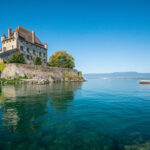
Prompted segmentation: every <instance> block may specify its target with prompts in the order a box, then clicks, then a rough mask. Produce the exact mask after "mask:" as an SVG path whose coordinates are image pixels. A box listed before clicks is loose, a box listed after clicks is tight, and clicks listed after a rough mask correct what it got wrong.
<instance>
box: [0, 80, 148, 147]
mask: <svg viewBox="0 0 150 150" xmlns="http://www.w3.org/2000/svg"><path fill="white" fill-rule="evenodd" d="M140 148H143V149H142V150H149V149H150V85H140V84H139V79H107V80H102V79H89V80H88V81H87V82H83V83H80V82H72V83H53V84H50V85H3V86H1V87H0V150H139V149H140Z"/></svg>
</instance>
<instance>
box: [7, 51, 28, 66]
mask: <svg viewBox="0 0 150 150" xmlns="http://www.w3.org/2000/svg"><path fill="white" fill-rule="evenodd" d="M8 63H21V64H23V63H25V60H24V58H23V56H22V55H21V54H19V53H17V54H14V55H13V56H12V57H11V58H10V59H8Z"/></svg>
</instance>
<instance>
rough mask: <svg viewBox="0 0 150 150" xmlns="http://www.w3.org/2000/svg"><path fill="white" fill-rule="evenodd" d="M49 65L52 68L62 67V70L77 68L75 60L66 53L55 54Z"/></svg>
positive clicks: (51, 57)
mask: <svg viewBox="0 0 150 150" xmlns="http://www.w3.org/2000/svg"><path fill="white" fill-rule="evenodd" d="M48 65H49V66H52V67H62V68H74V67H75V64H74V58H73V57H72V55H70V54H68V53H67V52H66V51H57V52H56V53H55V54H53V55H52V56H50V58H49V62H48Z"/></svg>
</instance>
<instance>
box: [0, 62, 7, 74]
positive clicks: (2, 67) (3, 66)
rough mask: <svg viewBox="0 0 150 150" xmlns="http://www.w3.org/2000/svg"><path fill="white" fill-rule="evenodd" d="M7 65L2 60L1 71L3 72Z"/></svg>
mask: <svg viewBox="0 0 150 150" xmlns="http://www.w3.org/2000/svg"><path fill="white" fill-rule="evenodd" d="M5 67H6V64H5V63H4V62H0V72H2V71H3V70H4V68H5Z"/></svg>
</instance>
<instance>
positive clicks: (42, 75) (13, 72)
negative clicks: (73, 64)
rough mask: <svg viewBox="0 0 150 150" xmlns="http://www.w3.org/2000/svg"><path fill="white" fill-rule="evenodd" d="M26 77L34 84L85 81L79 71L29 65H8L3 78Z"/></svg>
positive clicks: (2, 75)
mask: <svg viewBox="0 0 150 150" xmlns="http://www.w3.org/2000/svg"><path fill="white" fill-rule="evenodd" d="M17 77H25V78H27V79H30V80H32V81H34V82H45V83H49V82H59V81H84V78H83V77H81V76H80V75H79V73H78V71H77V70H75V69H68V68H58V67H48V66H35V65H29V64H7V66H6V68H4V70H3V72H2V74H1V78H5V79H8V78H17Z"/></svg>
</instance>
